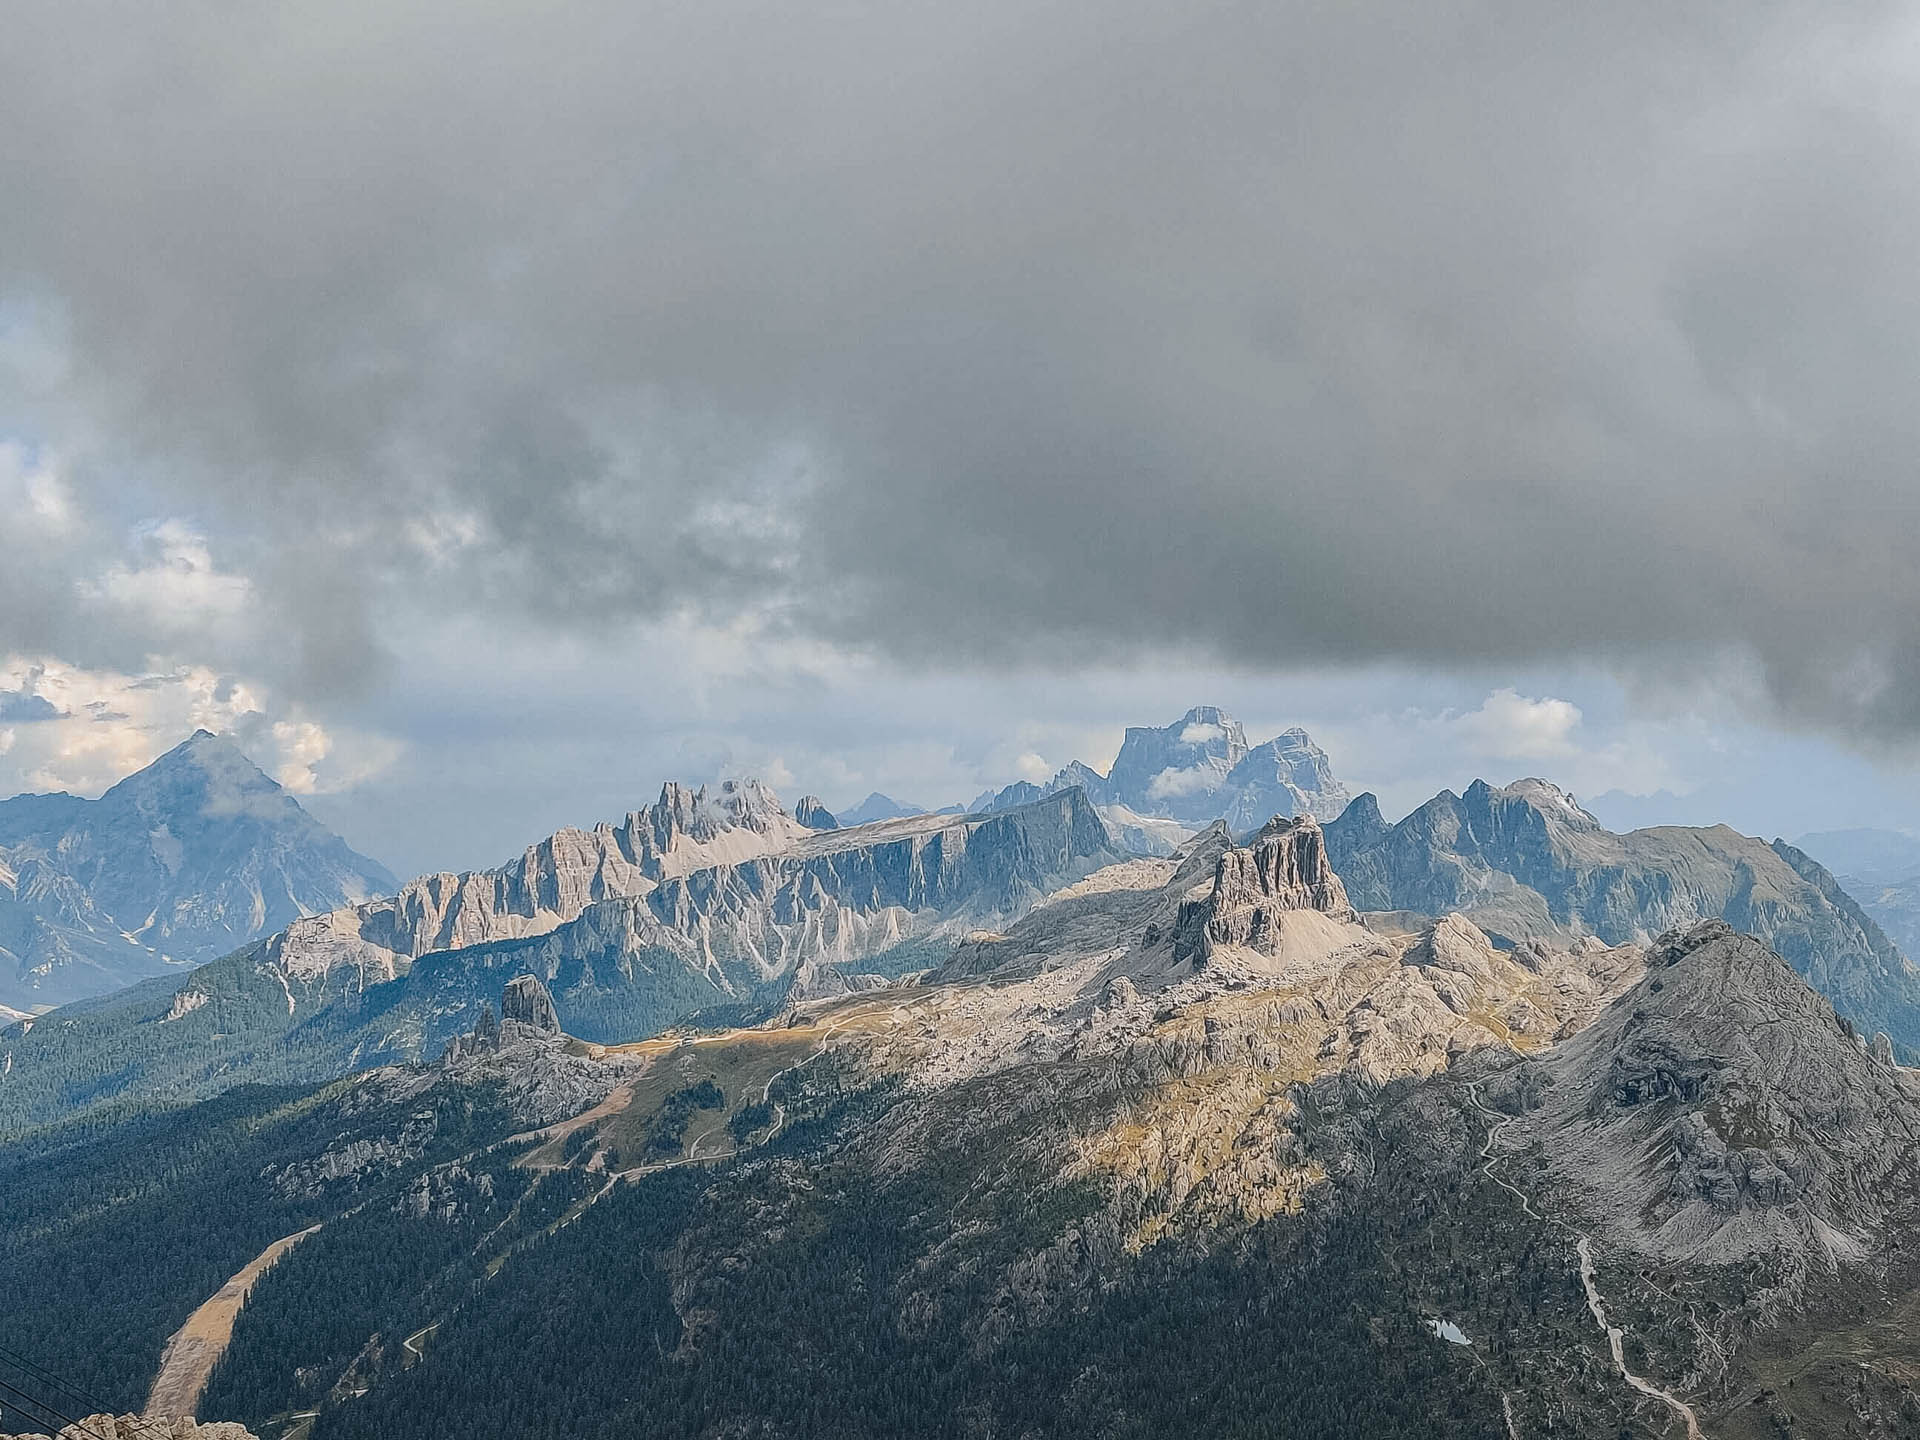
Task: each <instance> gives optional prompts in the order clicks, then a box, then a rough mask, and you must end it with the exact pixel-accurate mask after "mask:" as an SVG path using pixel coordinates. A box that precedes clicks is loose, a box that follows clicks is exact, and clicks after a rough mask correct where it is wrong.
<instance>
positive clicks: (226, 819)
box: [0, 730, 395, 1010]
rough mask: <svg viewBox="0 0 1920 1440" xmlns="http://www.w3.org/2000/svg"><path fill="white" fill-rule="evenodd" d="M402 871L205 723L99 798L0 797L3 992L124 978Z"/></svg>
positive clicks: (91, 989)
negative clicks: (353, 842)
mask: <svg viewBox="0 0 1920 1440" xmlns="http://www.w3.org/2000/svg"><path fill="white" fill-rule="evenodd" d="M394 883H395V882H394V878H393V876H391V875H389V874H388V873H387V871H386V870H385V869H384V868H383V867H382V866H381V865H379V864H378V863H376V862H375V861H372V860H369V859H367V858H366V857H365V856H364V855H358V854H355V853H354V852H353V851H352V850H350V849H349V848H348V847H347V844H346V842H345V841H343V840H342V839H341V838H340V837H339V836H337V835H335V834H334V833H333V832H331V831H330V830H328V829H327V828H326V827H325V826H324V825H322V824H320V823H319V822H318V821H317V820H315V819H314V818H313V817H312V816H311V815H309V814H307V812H306V811H305V810H303V809H301V808H300V804H299V802H298V801H296V800H295V799H294V798H293V797H292V796H291V795H289V794H288V793H287V792H286V791H285V790H283V789H281V787H280V786H279V785H277V784H275V783H274V782H273V781H272V780H270V779H269V778H268V777H267V776H266V775H264V774H262V773H261V771H260V770H259V769H258V767H256V766H255V765H254V764H253V762H252V761H250V760H248V759H247V757H246V756H245V755H243V754H241V753H240V751H239V749H238V748H237V747H236V746H235V745H234V744H233V743H232V742H231V741H229V740H225V739H222V738H220V737H218V736H215V735H211V734H209V733H208V732H206V731H205V730H201V731H198V732H196V733H195V734H194V736H193V738H192V739H190V740H188V741H186V742H185V743H184V744H181V745H179V746H176V747H175V748H174V749H172V750H169V751H168V752H167V753H166V754H165V755H162V756H161V757H160V758H159V759H158V760H156V761H154V762H153V764H151V765H149V766H148V767H147V768H146V769H144V770H142V771H140V772H139V773H138V774H135V775H130V776H128V777H127V778H126V779H125V780H122V781H121V782H120V783H119V784H118V785H115V786H114V787H113V788H112V789H111V790H109V791H107V793H106V794H105V795H102V796H101V797H100V798H99V799H98V800H83V799H80V798H79V797H77V796H73V795H17V796H15V797H14V798H13V799H11V800H6V801H0V1005H5V1006H11V1007H13V1008H14V1009H21V1010H24V1009H30V1008H38V1007H45V1006H48V1005H59V1004H64V1003H66V1002H68V1001H71V1000H79V999H84V998H86V997H88V996H92V995H100V994H104V993H106V992H108V991H110V990H117V989H119V988H121V987H122V986H125V985H130V984H132V983H133V982H134V981H136V980H140V979H143V978H145V977H146V976H149V975H154V974H158V973H162V972H164V971H165V970H167V969H168V968H169V967H170V966H175V965H191V964H199V963H200V962H202V961H205V960H210V959H212V958H214V957H215V956H217V955H222V954H225V953H226V952H227V951H229V950H233V949H235V948H237V947H238V946H241V945H244V944H246V943H247V942H248V941H250V940H256V939H258V938H259V937H260V936H262V935H266V934H270V933H271V932H273V931H275V930H278V929H280V928H281V927H283V926H285V925H287V924H289V923H291V922H292V921H294V920H296V919H298V918H300V917H301V916H303V915H312V914H317V913H320V912H323V911H327V910H332V909H334V908H336V907H337V906H340V905H343V904H354V903H357V902H359V901H362V900H365V899H367V898H369V897H371V896H374V895H378V894H382V893H385V892H388V891H391V890H392V889H393V888H394Z"/></svg>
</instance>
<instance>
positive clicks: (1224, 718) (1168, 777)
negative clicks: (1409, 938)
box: [973, 705, 1351, 855]
mask: <svg viewBox="0 0 1920 1440" xmlns="http://www.w3.org/2000/svg"><path fill="white" fill-rule="evenodd" d="M1075 785H1077V786H1079V787H1080V788H1082V789H1084V790H1085V791H1086V792H1087V797H1088V798H1089V799H1090V800H1092V801H1093V803H1094V804H1095V805H1096V806H1097V807H1098V808H1099V810H1100V815H1101V818H1102V819H1103V820H1105V821H1106V823H1107V828H1108V829H1109V830H1111V831H1112V832H1113V833H1114V835H1115V836H1116V838H1118V839H1120V840H1121V841H1122V842H1123V843H1124V844H1126V845H1127V846H1128V848H1129V849H1132V850H1134V851H1136V852H1138V853H1143V854H1160V855H1164V854H1167V853H1169V852H1170V851H1171V850H1172V849H1173V847H1174V846H1175V845H1177V844H1179V843H1180V842H1181V840H1183V839H1184V838H1185V836H1186V834H1187V833H1190V832H1191V831H1192V830H1195V829H1198V828H1199V827H1201V826H1203V825H1208V824H1211V823H1212V822H1213V821H1215V820H1224V821H1226V822H1227V826H1228V828H1229V829H1231V830H1232V831H1233V832H1234V833H1235V834H1240V833H1243V832H1245V831H1249V830H1257V829H1258V828H1259V827H1260V826H1262V825H1264V824H1266V822H1267V821H1269V820H1271V819H1273V817H1274V816H1276V815H1280V816H1286V817H1289V818H1291V817H1293V816H1298V815H1312V816H1314V817H1315V818H1316V819H1320V820H1331V819H1333V818H1334V817H1335V816H1336V815H1338V814H1339V813H1340V812H1341V811H1342V810H1344V809H1345V808H1346V805H1347V801H1348V799H1349V798H1350V793H1351V792H1349V791H1348V789H1347V787H1346V786H1345V785H1343V784H1342V783H1341V782H1340V781H1339V780H1337V779H1335V778H1334V774H1333V766H1332V765H1331V763H1330V762H1329V761H1328V759H1327V752H1326V751H1324V750H1322V749H1321V748H1320V747H1319V746H1318V745H1315V744H1314V743H1313V740H1312V738H1311V737H1309V736H1308V734H1307V732H1306V731H1304V730H1298V729H1295V730H1288V731H1286V732H1285V733H1284V734H1281V735H1278V736H1276V737H1274V738H1273V739H1271V740H1268V741H1266V742H1264V743H1262V744H1259V745H1249V744H1248V743H1247V733H1246V729H1245V727H1244V726H1242V725H1241V723H1240V722H1239V721H1238V720H1236V719H1234V718H1233V716H1231V715H1229V714H1227V713H1226V711H1224V710H1221V709H1218V708H1217V707H1215V706H1212V705H1197V706H1195V707H1194V708H1193V709H1191V710H1189V711H1188V712H1187V713H1186V714H1185V715H1183V716H1181V717H1180V718H1179V719H1178V720H1176V721H1174V722H1173V724H1171V725H1168V726H1165V727H1164V728H1155V727H1153V726H1150V725H1135V726H1130V727H1128V729H1127V737H1126V740H1125V741H1124V742H1123V743H1122V744H1121V746H1120V753H1119V755H1118V756H1116V757H1115V758H1114V762H1113V769H1112V770H1111V771H1109V772H1108V773H1107V774H1105V775H1102V774H1101V773H1100V772H1099V771H1098V770H1095V769H1093V768H1092V767H1091V766H1089V765H1085V764H1082V763H1081V762H1080V761H1078V760H1076V761H1074V762H1073V763H1072V764H1070V765H1068V766H1066V767H1065V768H1064V769H1062V770H1061V771H1060V772H1059V773H1058V774H1056V775H1055V776H1054V777H1053V778H1052V779H1051V780H1049V781H1047V783H1046V784H1045V785H1035V784H1033V783H1032V782H1031V781H1019V782H1017V783H1015V784H1013V785H1009V786H1008V787H1007V788H1006V789H1004V790H1001V791H999V792H998V793H997V794H994V793H989V794H987V795H982V796H981V797H980V798H979V799H978V800H976V801H975V802H974V806H973V808H974V809H976V810H988V809H1002V808H1005V807H1006V806H1008V805H1018V804H1026V803H1029V802H1030V801H1032V800H1034V799H1036V798H1038V797H1039V796H1041V795H1045V794H1051V793H1053V792H1054V791H1056V790H1063V789H1066V788H1067V787H1069V786H1075ZM1167 822H1173V823H1172V825H1169V824H1168V823H1167Z"/></svg>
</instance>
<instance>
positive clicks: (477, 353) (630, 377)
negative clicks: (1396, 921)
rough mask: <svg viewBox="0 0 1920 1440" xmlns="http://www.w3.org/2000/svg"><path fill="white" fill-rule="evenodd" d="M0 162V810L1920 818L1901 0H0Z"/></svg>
mask: <svg viewBox="0 0 1920 1440" xmlns="http://www.w3.org/2000/svg"><path fill="white" fill-rule="evenodd" d="M0 133H4V134H6V135H7V136H9V137H10V143H8V144H6V145H4V146H0V790H11V789H28V788H31V789H44V788H67V789H74V790H78V791H83V792H89V793H92V792H97V791H98V790H99V789H100V788H101V787H103V786H104V785H106V784H108V783H110V782H111V781H112V780H113V779H115V778H117V777H118V775H120V774H122V773H124V772H125V771H126V770H128V769H131V768H133V767H135V766H137V765H138V764H140V763H142V762H143V761H144V760H146V759H149V758H151V756H152V755H153V754H155V753H157V752H158V751H159V750H162V749H165V748H166V747H167V746H168V745H170V744H172V743H174V742H175V741H176V740H178V739H179V738H181V737H182V736H183V735H184V734H185V733H186V731H187V730H189V729H191V728H192V727H193V726H194V725H195V724H206V725H208V726H209V727H210V728H215V729H222V730H228V731H232V732H234V733H236V734H237V735H239V736H240V738H241V739H242V740H243V742H244V743H245V744H247V746H248V747H249V749H250V750H251V751H252V753H254V754H255V755H256V758H258V759H260V760H261V762H262V763H263V764H264V765H265V766H266V767H267V768H268V769H270V770H272V771H273V772H274V773H276V774H277V775H279V776H280V777H281V778H282V779H283V780H284V781H285V782H286V783H288V784H289V785H290V786H292V787H293V788H294V789H296V790H298V791H300V792H301V793H303V794H306V795H309V796H311V803H312V805H313V806H314V808H315V809H316V810H317V811H318V812H319V813H321V814H322V815H323V816H325V817H326V818H327V819H328V820H330V821H331V822H333V823H336V824H337V825H338V826H340V828H342V829H343V831H344V832H345V833H346V834H347V836H348V838H349V839H350V840H351V841H353V842H354V843H355V844H357V845H358V846H360V847H361V848H363V849H365V850H367V851H369V852H370V853H372V854H375V855H377V856H379V857H380V858H382V859H384V860H386V861H387V862H388V863H390V864H391V865H393V866H394V867H395V868H396V869H399V870H402V871H413V870H418V869H423V868H428V867H434V866H440V865H464V864H474V863H485V862H489V861H492V860H496V859H499V858H502V857H503V856H504V855H505V854H507V853H510V852H511V851H512V850H514V849H515V848H517V847H518V846H519V845H520V844H522V843H524V842H525V841H527V840H529V839H532V838H534V837H535V836H537V835H539V834H541V833H543V832H544V831H546V830H548V829H551V828H552V827H553V826H554V825H556V824H559V823H564V822H568V821H577V822H583V823H584V822H590V821H592V820H594V819H596V818H600V817H602V816H609V815H615V814H618V813H620V812H622V811H624V810H625V809H627V808H628V807H630V806H631V805H633V804H635V803H637V802H639V801H641V800H643V799H645V798H647V797H648V796H649V795H650V794H651V793H652V792H653V791H654V790H655V789H656V788H657V786H658V784H659V782H660V781H661V780H662V779H664V778H667V777H668V776H682V777H685V778H688V779H694V780H698V779H703V778H710V777H712V776H713V775H716V774H718V773H721V772H723V771H726V770H729V769H754V770H758V771H761V772H763V773H767V774H769V775H771V776H772V777H773V778H774V779H775V781H776V782H777V783H778V784H779V786H780V787H781V788H782V789H783V790H785V791H788V792H791V793H792V794H797V793H798V792H800V791H802V790H812V791H817V792H818V793H819V794H821V795H822V796H824V797H825V798H826V799H827V800H828V802H829V803H830V804H845V803H848V802H851V801H853V800H856V799H858V798H859V797H860V796H861V795H863V794H864V793H866V791H867V790H869V789H874V788H879V789H882V790H886V791H889V792H890V793H894V794H896V795H899V796H901V797H903V798H907V799H911V800H918V801H921V802H923V803H928V804H935V803H943V802H948V801H953V800H961V799H966V798H969V797H970V796H971V795H972V794H974V793H976V792H977V791H978V790H979V789H981V788H983V787H984V786H985V785H988V784H997V783H1004V782H1005V781H1007V780H1011V779H1014V778H1019V777H1021V776H1032V775H1037V774H1040V773H1043V772H1044V771H1046V770H1050V769H1051V768H1053V767H1055V766H1057V765H1059V764H1061V763H1064V762H1065V761H1067V760H1069V759H1074V758H1084V759H1087V760H1090V761H1093V762H1095V763H1100V764H1104V763H1105V762H1106V761H1107V760H1109V759H1110V758H1111V755H1112V752H1113V750H1114V748H1115V747H1116V746H1117V744H1118V741H1119V735H1120V730H1121V728H1122V727H1123V726H1124V725H1126V724H1128V723H1165V722H1167V721H1170V720H1172V719H1173V718H1174V717H1175V716H1177V715H1178V714H1179V713H1180V712H1181V711H1183V710H1184V709H1186V708H1187V706H1189V705H1190V704H1194V703H1216V704H1222V705H1225V706H1227V707H1229V708H1231V709H1233V710H1235V711H1236V713H1238V714H1240V715H1241V717H1242V718H1243V719H1244V720H1246V721H1247V723H1248V725H1249V727H1250V728H1252V729H1254V730H1257V731H1260V732H1262V733H1272V732H1274V731H1277V730H1278V729H1281V728H1284V727H1285V726H1287V725H1291V724H1304V725H1306V726H1308V727H1309V728H1310V729H1312V730H1313V731H1314V733H1315V734H1316V736H1317V737H1318V738H1320V739H1321V740H1322V743H1324V744H1325V745H1326V746H1327V748H1328V749H1329V751H1331V752H1332V754H1333V758H1334V762H1335V765H1336V768H1337V769H1338V771H1339V772H1340V773H1341V774H1342V776H1343V777H1345V778H1346V779H1347V780H1348V782H1349V783H1350V784H1353V785H1354V786H1355V787H1356V788H1362V787H1364V788H1373V789H1376V790H1378V791H1379V792H1380V793H1381V796H1382V798H1383V800H1384V801H1385V802H1386V803H1387V808H1388V809H1389V811H1390V812H1393V811H1396V810H1399V809H1405V808H1407V807H1408V806H1410V805H1412V804H1414V803H1417V802H1418V801H1419V800H1420V799H1422V798H1424V797H1425V796H1426V795H1428V794H1431V793H1432V792H1433V791H1434V790H1437V789H1438V788H1440V787H1441V786H1442V785H1451V786H1453V787H1454V788H1456V789H1457V788H1460V787H1461V786H1464V785H1465V784H1466V783H1467V782H1468V781H1469V780H1471V779H1472V778H1474V777H1475V776H1476V775H1485V776H1487V777H1488V778H1491V779H1495V780H1506V779H1511V778H1514V777H1516V776H1518V775H1522V774H1527V773H1545V774H1547V775H1549V776H1552V777H1554V778H1557V779H1560V780H1562V781H1563V782H1564V783H1567V784H1569V785H1570V786H1572V787H1573V788H1574V789H1575V790H1576V791H1578V792H1579V793H1581V794H1583V795H1585V796H1593V795H1608V792H1612V794H1611V795H1610V796H1609V798H1608V800H1607V801H1606V802H1605V803H1604V804H1601V805H1600V808H1601V810H1602V813H1603V815H1605V816H1607V817H1608V818H1610V819H1618V820H1620V821H1622V822H1623V823H1624V822H1625V821H1628V820H1634V821H1640V820H1649V819H1659V818H1676V819H1685V820H1711V819H1720V818H1724V819H1727V820H1729V821H1731V822H1732V823H1735V824H1738V825H1740V826H1742V828H1746V829H1751V830H1759V831H1765V832H1768V833H1778V832H1785V833H1789V834H1792V833H1797V832H1798V831H1799V830H1802V829H1806V828H1815V827H1822V828H1824V827H1830V826H1834V825H1840V824H1846V823H1852V822H1857V823H1874V824H1908V823H1920V778H1917V776H1916V758H1915V757H1916V745H1915V742H1916V739H1920V567H1917V566H1915V565H1914V564H1913V563H1912V555H1911V551H1912V548H1913V538H1914V535H1915V533H1916V521H1917V520H1920V477H1917V475H1916V463H1917V462H1920V403H1916V399H1917V398H1920V397H1917V396H1916V393H1915V392H1916V389H1917V388H1920V267H1917V266H1916V265H1915V263H1914V257H1915V255H1916V254H1920V12H1916V11H1915V10H1914V9H1913V8H1912V7H1907V6H1876V5H1836V4H1833V3H1823V4H1819V5H1804V6H1798V5H1778V4H1764V3H1749V4H1741V5H1732V4H1697V5H1692V4H1682V5H1675V4H1672V3H1659V4H1645V5H1640V4H1633V3H1622V4H1616V5H1610V6H1604V7H1584V8H1583V7H1574V6H1558V5H1540V4H1537V3H1518V4H1512V5H1476V4H1455V5H1416V4H1404V3H1403V4H1398V5H1392V6H1387V5H1380V6H1372V5H1366V4H1351V3H1343V4H1325V5H1323V4H1311V5H1310V4H1286V3H1276V0H1259V3H1232V4H1225V3H1222V4H1212V3H1205V0H1198V3H1196V0H1180V3H1165V4H1144V3H1133V0H1102V3H1099V4H1092V3H1086V4H1081V3H1073V0H1068V3H1053V4H1046V5H1038V4H1034V3H1031V0H1027V3H1001V0H981V3H974V4H970V5H952V4H930V3H929V4H920V3H900V0H894V3H889V4H885V5H871V6H869V5H862V4H845V3H811V4H807V3H802V4H793V3H782V4H743V3H733V0H699V3H685V4H682V3H677V0H675V3H656V4H644V3H643V4H634V3H631V0H621V3H617V4H616V3H611V0H609V3H571V4H569V3H553V0H541V3H525V4H500V3H487V0H459V3H454V0H446V3H397V0H381V3H379V4H372V3H366V4H362V3H357V0H334V3H331V4H326V5H302V6H294V5H242V6H236V5H232V4H227V3H212V0H205V3H198V4H196V3H191V0H189V3H184V4H178V5H169V6H154V5H150V4H144V3H137V0H120V3H110V0H46V3H42V0H23V3H20V4H17V5H15V6H14V7H12V8H11V10H10V12H9V17H8V37H7V43H6V44H5V45H4V46H0Z"/></svg>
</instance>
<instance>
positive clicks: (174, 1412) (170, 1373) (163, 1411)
mask: <svg viewBox="0 0 1920 1440" xmlns="http://www.w3.org/2000/svg"><path fill="white" fill-rule="evenodd" d="M319 1228H320V1227H319V1226H318V1225H310V1226H308V1227H307V1228H306V1229H305V1230H302V1231H300V1233H299V1234H297V1235H288V1236H286V1237H285V1238H283V1239H280V1240H276V1241H274V1242H273V1244H271V1245H269V1246H268V1247H267V1248H266V1249H264V1250H262V1251H261V1252H260V1253H259V1254H258V1255H256V1256H254V1257H253V1259H251V1260H249V1261H248V1262H247V1263H246V1265H245V1266H243V1267H242V1268H241V1270H240V1272H239V1273H238V1274H237V1275H235V1276H234V1277H233V1278H232V1279H231V1280H229V1281H227V1283H226V1284H224V1285H222V1286H221V1287H220V1288H219V1289H218V1290H216V1291H215V1292H214V1294H213V1298H212V1299H210V1300H208V1301H207V1302H206V1303H205V1304H204V1305H202V1306H201V1307H200V1308H199V1309H198V1310H196V1311H194V1312H193V1314H191V1315H189V1316H188V1317H187V1323H186V1324H184V1325H182V1326H181V1327H180V1328H179V1329H178V1330H176V1331H174V1333H173V1337H172V1338H171V1339H170V1340H168V1341H167V1348H166V1349H165V1350H163V1351H161V1353H160V1373H159V1374H158V1375H156V1376H154V1379H153V1389H152V1390H150V1391H149V1392H148V1393H147V1408H146V1410H145V1411H144V1412H143V1413H144V1416H145V1418H146V1419H148V1420H190V1419H192V1418H194V1411H195V1410H197V1409H198V1408H199V1406H200V1396H201V1394H202V1393H203V1392H204V1391H205V1390H206V1388H207V1380H208V1378H209V1377H211V1376H212V1374H213V1367H214V1366H215V1365H216V1364H218V1363H219V1361H220V1357H221V1356H222V1355H224V1354H226V1352H227V1346H228V1345H229V1344H230V1343H232V1341H233V1322H234V1321H235V1320H237V1319H239V1318H240V1308H241V1307H242V1306H243V1305H245V1304H246V1303H247V1296H248V1294H250V1293H251V1292H252V1290H253V1287H254V1285H255V1284H256V1283H258V1281H259V1279H260V1277H261V1276H262V1275H264V1274H266V1273H267V1271H269V1270H271V1269H272V1268H273V1267H274V1266H275V1265H276V1264H277V1263H279V1261H280V1258H281V1257H282V1256H283V1255H285V1254H286V1253H287V1252H288V1251H289V1250H291V1249H293V1247H294V1246H296V1245H298V1244H299V1243H300V1242H301V1241H302V1240H304V1239H306V1238H307V1237H308V1236H309V1235H311V1234H313V1232H314V1231H316V1230H318V1229H319Z"/></svg>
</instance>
